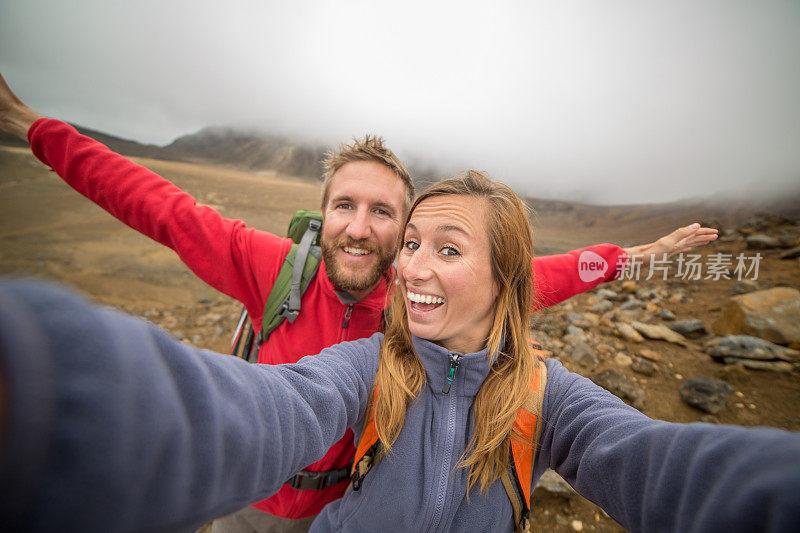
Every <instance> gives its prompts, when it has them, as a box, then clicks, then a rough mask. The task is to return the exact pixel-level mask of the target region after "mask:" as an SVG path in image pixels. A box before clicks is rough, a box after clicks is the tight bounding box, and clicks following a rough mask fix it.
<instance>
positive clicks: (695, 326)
mask: <svg viewBox="0 0 800 533" xmlns="http://www.w3.org/2000/svg"><path fill="white" fill-rule="evenodd" d="M667 327H669V329H671V330H672V331H676V332H678V333H680V334H681V335H683V336H684V337H687V338H689V339H699V338H700V337H705V336H706V335H708V329H707V328H706V325H705V324H703V321H702V320H698V319H696V318H686V319H682V320H676V321H675V322H673V323H672V324H670V325H669V326H667Z"/></svg>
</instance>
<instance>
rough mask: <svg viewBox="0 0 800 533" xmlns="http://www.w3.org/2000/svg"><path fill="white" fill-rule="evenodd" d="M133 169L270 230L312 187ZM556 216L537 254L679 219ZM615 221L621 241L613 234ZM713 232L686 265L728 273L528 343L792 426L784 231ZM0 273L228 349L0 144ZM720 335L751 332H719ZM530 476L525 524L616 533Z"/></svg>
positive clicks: (794, 378) (798, 298)
mask: <svg viewBox="0 0 800 533" xmlns="http://www.w3.org/2000/svg"><path fill="white" fill-rule="evenodd" d="M142 163H143V164H146V165H147V166H149V167H150V168H152V169H154V170H155V171H156V172H158V173H160V174H162V175H165V176H167V177H169V178H170V179H171V180H172V181H173V182H175V183H176V184H177V185H178V186H179V187H181V188H183V189H185V190H187V191H189V192H191V193H192V194H194V195H195V196H196V197H197V198H198V200H199V201H200V202H202V203H204V204H207V205H211V206H213V207H214V208H216V209H218V210H220V211H221V212H222V213H223V214H225V215H226V216H232V217H236V218H242V219H244V220H245V221H246V222H247V223H248V225H250V226H253V227H258V228H263V229H266V230H268V231H273V232H278V233H282V232H283V231H285V228H286V224H287V223H288V220H289V218H290V216H291V213H292V212H294V210H295V209H298V208H301V207H308V206H309V205H316V203H317V202H318V198H319V196H318V195H319V190H318V187H317V186H316V185H312V184H308V183H296V182H291V181H286V180H279V179H275V178H272V177H264V176H257V175H253V174H246V173H241V172H235V171H229V170H225V169H220V168H215V167H206V166H198V165H190V164H187V163H174V162H163V161H154V160H142ZM265 191H269V194H266V192H265ZM642 209H644V208H642ZM640 211H641V209H640ZM642 213H644V211H641V212H640V213H639V215H642V216H644V215H643V214H642ZM559 216H561V217H562V218H558V219H553V218H552V217H551V216H550V215H549V214H548V213H547V212H540V214H539V216H538V218H537V220H536V221H535V223H536V225H537V229H538V230H539V231H538V232H537V233H538V234H539V235H538V237H537V238H538V239H539V240H538V241H537V246H538V247H539V249H546V250H548V251H558V250H564V249H568V248H569V247H573V246H576V245H580V244H581V243H579V242H578V240H577V239H578V238H579V237H580V238H581V239H590V240H589V242H599V241H602V240H606V241H609V242H619V243H622V242H628V244H633V243H641V242H647V241H648V240H652V239H653V238H655V237H657V236H658V235H660V234H663V233H664V232H665V231H668V230H669V229H671V228H674V227H675V222H674V221H675V219H676V218H682V217H683V215H681V216H680V217H676V216H675V215H674V214H672V215H669V214H665V215H664V217H666V218H663V217H661V216H660V215H659V217H656V216H655V215H654V216H653V220H652V223H648V224H642V223H641V222H639V220H640V219H636V220H635V221H629V222H628V223H626V224H622V225H621V224H620V223H619V222H618V221H616V220H610V221H609V223H608V224H607V225H606V224H600V223H599V222H593V223H592V225H591V226H586V225H585V224H583V223H579V221H577V220H573V222H572V224H570V223H569V220H567V219H566V218H564V217H566V216H567V215H563V214H562V215H559ZM553 220H556V221H557V223H556V222H553ZM691 221H692V220H683V222H685V223H688V222H691ZM619 226H626V227H625V228H624V229H625V231H627V232H628V233H627V234H625V235H623V234H622V233H619V234H616V233H614V231H615V228H617V227H619ZM576 228H577V229H576ZM721 230H722V231H721V238H720V239H719V241H718V242H716V243H714V244H712V245H710V246H709V247H707V248H706V249H705V250H703V252H702V257H701V258H700V259H701V261H700V262H701V263H703V264H704V265H705V266H706V267H707V266H708V265H710V264H716V265H722V266H721V267H719V268H717V269H716V271H717V273H720V272H723V273H727V275H728V277H729V278H732V279H726V278H725V277H724V276H721V277H720V279H713V277H714V276H713V275H712V278H711V279H705V277H706V276H707V275H708V273H707V270H708V269H707V268H704V269H703V271H702V275H701V279H683V278H682V277H680V276H677V275H676V274H677V272H676V269H675V267H676V266H677V262H676V261H673V265H672V266H673V268H672V270H670V271H669V272H667V279H661V278H662V274H660V273H658V274H656V275H655V276H654V277H653V278H652V279H650V280H646V279H644V278H646V277H647V271H646V270H644V271H642V274H641V276H640V279H638V280H624V281H616V282H613V283H608V284H604V285H603V286H601V287H600V288H599V289H597V290H595V291H593V292H591V293H588V294H584V295H580V296H578V297H576V298H573V299H572V300H570V301H568V302H565V303H563V304H561V305H558V306H556V307H554V308H550V309H547V310H545V311H543V312H541V313H539V314H538V315H537V317H536V318H535V320H534V324H533V328H532V336H533V337H534V338H535V339H537V340H538V341H539V342H540V343H541V344H542V345H544V347H545V348H546V349H547V350H549V351H550V352H552V355H551V357H556V358H558V359H559V360H560V361H562V362H563V363H564V365H565V366H566V367H567V368H569V369H570V370H572V371H575V372H578V373H580V374H582V375H585V376H587V377H589V378H591V379H593V380H595V381H596V382H597V383H599V384H601V385H602V386H605V387H607V388H608V389H609V390H611V391H612V392H613V393H615V394H618V395H619V396H621V397H622V398H623V399H624V400H625V401H627V402H629V403H631V404H632V405H634V406H636V407H637V408H639V409H640V410H642V411H643V412H644V413H645V414H647V415H648V416H651V417H654V418H659V419H664V420H670V421H675V422H697V421H705V422H709V423H724V424H739V425H744V426H754V425H767V426H774V427H779V428H784V429H789V430H800V379H798V378H799V377H800V370H798V357H797V352H796V351H793V350H794V349H798V348H800V335H798V332H797V328H798V324H800V295H798V292H797V289H800V260H799V259H798V256H799V255H800V250H798V249H797V246H800V226H798V222H797V221H796V220H788V219H784V218H782V217H780V216H777V215H762V216H756V217H752V218H750V219H747V220H740V221H739V223H738V224H736V225H731V226H730V227H727V228H721ZM620 231H621V230H620ZM648 232H649V233H648ZM542 239H546V240H545V241H544V244H542V243H543V241H542ZM756 253H759V254H761V256H762V259H761V261H760V262H759V272H758V276H757V279H756V280H752V279H746V280H742V281H739V280H737V279H736V277H737V271H736V257H737V256H738V254H744V255H745V256H746V257H752V256H754V254H756ZM714 254H723V256H724V255H725V254H730V257H731V264H730V265H729V266H727V267H726V266H725V265H724V264H723V263H724V261H723V262H721V261H719V260H717V261H714V260H713V258H712V256H713V255H714ZM718 259H720V258H718ZM722 259H724V257H722ZM684 266H686V265H684ZM0 273H1V274H4V275H26V276H30V275H33V276H39V277H45V278H48V279H51V280H57V281H60V282H62V283H65V284H67V285H70V286H72V287H75V288H77V289H78V290H81V291H83V292H85V293H88V294H89V295H90V296H91V297H93V298H94V299H96V300H98V301H99V302H101V303H104V304H107V305H110V306H114V307H117V308H122V309H124V310H126V311H129V312H131V313H133V314H136V315H139V316H141V317H144V318H146V319H147V320H150V321H152V322H154V323H155V324H157V325H159V326H161V327H163V328H165V329H166V330H168V331H169V332H171V333H172V334H173V335H175V336H176V337H177V338H179V339H181V340H183V341H184V342H188V343H192V344H194V345H197V346H201V347H204V348H210V349H213V350H216V351H223V352H224V351H227V350H228V348H229V345H230V337H231V333H232V331H233V329H234V326H235V324H236V321H237V318H238V316H239V310H240V306H239V304H238V303H236V302H234V301H233V300H231V299H230V298H227V297H225V296H222V295H220V294H219V293H218V292H216V291H214V290H213V289H210V288H208V287H207V286H206V285H205V284H204V283H203V282H201V281H199V280H198V279H196V277H195V276H194V275H193V274H192V273H191V272H190V271H189V270H188V269H186V268H185V267H184V266H183V265H182V264H181V263H180V262H179V261H178V259H177V258H176V257H175V255H174V254H173V253H172V252H171V251H169V250H167V249H165V248H163V247H162V246H160V245H158V244H156V243H153V242H152V241H149V240H148V239H146V238H144V237H141V236H140V235H138V234H136V232H134V231H132V230H131V229H129V228H127V227H125V226H123V225H122V224H120V223H119V222H117V221H115V220H113V219H112V218H111V217H110V216H109V215H108V214H106V213H104V212H102V211H101V210H99V209H98V208H96V207H95V206H93V205H91V204H90V203H89V202H87V201H86V200H85V199H83V198H81V197H80V196H78V195H77V194H75V193H74V192H73V191H71V190H70V189H69V188H68V187H66V186H65V185H64V184H63V183H62V182H61V181H60V180H59V178H58V177H57V176H55V175H54V174H53V173H52V172H48V171H47V170H46V169H45V168H44V167H43V166H42V165H41V164H39V163H38V162H36V161H34V160H33V158H32V157H31V156H30V154H29V152H27V151H26V150H24V149H16V148H15V149H2V150H0ZM743 277H745V278H753V277H754V276H753V273H752V272H751V273H750V274H749V275H746V276H743ZM736 334H740V335H749V336H751V337H753V338H740V337H736V338H731V337H726V335H736ZM754 338H755V339H756V340H754ZM758 339H761V340H758ZM767 342H769V343H773V344H767ZM696 377H702V378H705V379H702V380H696V379H694V378H696ZM545 479H546V482H545V483H543V484H542V486H540V487H539V488H537V489H536V491H535V506H534V509H533V522H534V527H535V529H537V530H542V531H580V530H586V531H621V530H622V528H620V527H619V526H618V525H617V524H616V523H615V522H614V521H613V520H612V519H611V518H609V517H608V516H607V515H606V514H605V513H604V512H603V511H602V510H600V509H599V508H597V507H596V506H594V505H593V504H591V503H590V502H588V501H586V500H584V499H582V498H580V497H579V496H577V495H576V494H574V493H573V492H572V491H571V489H569V487H568V486H566V485H565V484H564V483H563V481H561V480H559V478H558V477H557V476H556V475H554V474H548V475H547V476H546V478H545Z"/></svg>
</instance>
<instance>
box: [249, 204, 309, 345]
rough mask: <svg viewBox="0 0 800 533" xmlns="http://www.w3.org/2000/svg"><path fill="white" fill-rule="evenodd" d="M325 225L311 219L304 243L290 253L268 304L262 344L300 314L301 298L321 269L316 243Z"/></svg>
mask: <svg viewBox="0 0 800 533" xmlns="http://www.w3.org/2000/svg"><path fill="white" fill-rule="evenodd" d="M321 227H322V224H321V223H320V222H319V221H318V220H310V221H309V223H308V228H307V229H306V231H305V234H304V235H303V238H302V239H301V240H300V244H293V245H292V247H291V248H290V249H289V253H288V254H286V258H285V259H284V260H283V266H281V270H280V272H278V277H277V278H276V280H275V284H274V285H273V286H272V290H271V291H270V293H269V297H268V298H267V303H266V304H265V305H264V317H263V318H262V320H261V336H260V337H259V344H260V343H263V342H264V341H266V340H267V338H269V334H270V333H272V332H273V331H274V330H275V328H277V327H278V326H279V325H280V324H281V322H283V321H284V320H285V319H288V320H289V322H294V320H295V319H296V318H297V316H298V315H299V314H300V299H301V297H302V295H303V293H304V292H305V290H306V289H307V288H308V286H309V284H310V283H311V280H312V279H313V278H314V275H316V273H317V270H318V269H319V264H320V257H321V251H320V248H319V246H313V245H312V243H313V242H314V240H315V239H316V237H317V234H318V233H319V230H320V228H321Z"/></svg>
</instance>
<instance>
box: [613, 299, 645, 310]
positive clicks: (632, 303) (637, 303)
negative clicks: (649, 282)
mask: <svg viewBox="0 0 800 533" xmlns="http://www.w3.org/2000/svg"><path fill="white" fill-rule="evenodd" d="M644 306H645V304H644V302H643V301H641V300H637V299H636V298H630V299H628V301H627V302H625V303H624V304H622V305H620V306H619V310H620V311H627V310H628V309H641V308H643V307H644Z"/></svg>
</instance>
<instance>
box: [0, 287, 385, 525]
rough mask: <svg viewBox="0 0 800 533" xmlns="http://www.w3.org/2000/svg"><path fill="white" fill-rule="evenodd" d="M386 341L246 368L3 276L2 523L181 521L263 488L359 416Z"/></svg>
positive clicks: (228, 507)
mask: <svg viewBox="0 0 800 533" xmlns="http://www.w3.org/2000/svg"><path fill="white" fill-rule="evenodd" d="M379 337H380V336H379V335H378V336H376V337H372V338H370V339H362V340H360V341H356V342H355V343H348V344H346V345H338V346H336V347H333V348H330V349H328V350H326V351H324V352H323V353H322V354H320V355H318V356H315V357H307V358H305V359H303V360H302V361H301V362H300V363H298V364H296V365H286V366H266V365H249V364H247V363H244V362H243V361H241V360H239V359H237V358H234V357H230V356H224V355H219V354H215V353H212V352H207V351H203V350H199V349H197V348H194V347H191V346H189V345H187V344H184V343H180V342H178V341H176V340H175V339H173V338H172V337H170V336H169V335H167V334H166V333H164V332H163V331H161V330H159V329H158V328H156V327H155V326H153V325H152V324H149V323H147V322H145V321H142V320H138V319H135V318H133V317H130V316H127V315H123V314H121V313H117V312H114V311H110V310H107V309H101V308H99V307H96V306H93V305H90V304H88V303H87V302H85V301H84V300H83V299H81V298H79V297H76V296H75V295H72V294H70V293H68V292H65V291H63V290H61V289H55V288H53V287H51V286H47V285H43V284H38V283H32V282H11V283H9V282H5V283H0V378H2V383H3V387H0V391H2V390H4V391H5V394H4V403H5V406H4V409H0V412H3V413H4V416H3V417H2V418H1V419H0V420H2V421H3V425H4V427H3V428H1V429H2V430H3V431H2V432H0V435H2V441H0V523H2V524H4V525H5V526H7V527H8V528H9V530H15V528H17V527H19V528H21V529H24V530H26V531H29V530H30V531H50V530H58V529H61V528H63V527H64V525H65V524H69V526H70V528H71V529H75V530H78V531H112V530H115V531H116V530H120V531H141V530H147V531H160V530H165V531H174V530H182V529H191V528H193V527H196V526H198V525H200V524H202V523H203V522H204V521H206V520H208V519H210V518H212V517H214V516H219V515H221V514H224V513H226V512H230V511H233V510H235V509H238V508H240V507H242V506H243V505H245V504H247V503H249V502H252V501H256V500H259V499H263V498H264V497H266V496H268V495H269V494H271V493H273V492H275V491H276V490H278V488H279V487H280V486H281V484H282V483H283V482H284V481H285V480H286V479H288V478H289V477H290V476H291V475H293V474H294V473H295V472H296V471H298V470H300V469H301V468H302V467H304V466H305V465H307V464H310V463H312V462H314V461H315V460H317V459H319V458H320V457H322V456H323V455H324V453H325V451H326V450H327V449H328V448H329V447H330V445H331V444H333V443H334V442H335V441H336V440H337V439H338V438H340V437H341V436H342V434H344V432H345V429H346V428H347V427H348V426H350V425H352V424H354V423H356V421H357V420H358V417H359V415H360V413H362V412H363V411H364V410H365V408H366V399H367V395H368V392H369V391H370V389H371V387H372V379H373V377H374V373H375V369H376V367H377V356H376V354H377V347H378V346H379V344H380V338H379ZM0 405H2V404H0Z"/></svg>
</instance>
